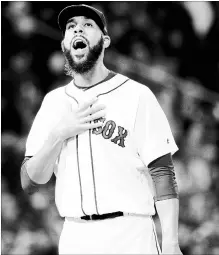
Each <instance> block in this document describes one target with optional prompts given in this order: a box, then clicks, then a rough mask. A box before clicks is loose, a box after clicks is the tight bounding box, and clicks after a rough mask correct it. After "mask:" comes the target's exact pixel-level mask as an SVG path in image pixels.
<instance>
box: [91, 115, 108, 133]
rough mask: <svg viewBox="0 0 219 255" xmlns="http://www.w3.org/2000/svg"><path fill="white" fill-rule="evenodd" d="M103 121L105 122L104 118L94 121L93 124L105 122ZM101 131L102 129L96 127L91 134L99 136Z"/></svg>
mask: <svg viewBox="0 0 219 255" xmlns="http://www.w3.org/2000/svg"><path fill="white" fill-rule="evenodd" d="M105 120H106V118H100V119H97V120H94V123H97V122H99V121H101V122H105ZM102 131H103V128H102V127H97V128H94V129H93V131H92V134H95V135H99V134H101V133H102Z"/></svg>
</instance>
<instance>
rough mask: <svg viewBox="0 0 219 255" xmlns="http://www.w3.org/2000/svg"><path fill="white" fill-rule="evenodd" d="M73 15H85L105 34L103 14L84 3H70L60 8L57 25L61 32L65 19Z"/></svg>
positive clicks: (105, 27) (63, 29)
mask: <svg viewBox="0 0 219 255" xmlns="http://www.w3.org/2000/svg"><path fill="white" fill-rule="evenodd" d="M75 16H86V17H88V18H90V19H92V20H94V21H95V22H96V23H97V25H98V26H99V27H100V29H101V30H102V32H103V33H104V34H105V35H106V34H107V26H106V19H105V16H104V14H103V13H102V12H101V11H99V10H97V9H96V8H94V7H92V6H89V5H86V4H79V5H70V6H67V7H65V8H64V9H62V10H61V12H60V13H59V15H58V25H59V28H60V29H61V30H62V33H63V34H64V33H65V28H66V24H67V21H68V20H69V19H70V18H72V17H75Z"/></svg>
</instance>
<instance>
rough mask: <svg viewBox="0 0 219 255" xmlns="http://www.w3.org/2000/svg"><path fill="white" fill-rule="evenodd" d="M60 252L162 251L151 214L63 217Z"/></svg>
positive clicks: (121, 252) (150, 252)
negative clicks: (90, 218) (95, 217)
mask: <svg viewBox="0 0 219 255" xmlns="http://www.w3.org/2000/svg"><path fill="white" fill-rule="evenodd" d="M59 254H60V255H67V254H150V255H151V254H161V252H160V247H159V243H158V240H157V236H156V231H155V225H154V222H153V219H152V217H150V216H144V217H142V216H123V217H117V218H113V219H106V220H98V221H85V220H76V219H74V218H66V219H65V221H64V225H63V229H62V232H61V236H60V240H59Z"/></svg>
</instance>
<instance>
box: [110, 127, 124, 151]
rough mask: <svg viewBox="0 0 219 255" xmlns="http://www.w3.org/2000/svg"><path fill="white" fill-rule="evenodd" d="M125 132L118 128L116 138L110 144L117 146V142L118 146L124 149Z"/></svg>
mask: <svg viewBox="0 0 219 255" xmlns="http://www.w3.org/2000/svg"><path fill="white" fill-rule="evenodd" d="M127 133H128V132H127V130H126V129H124V128H123V127H120V126H118V136H116V137H115V138H114V139H112V140H111V142H113V143H115V144H117V142H118V141H119V144H118V145H119V146H121V147H125V138H126V136H127Z"/></svg>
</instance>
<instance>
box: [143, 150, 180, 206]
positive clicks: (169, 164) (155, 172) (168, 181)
mask: <svg viewBox="0 0 219 255" xmlns="http://www.w3.org/2000/svg"><path fill="white" fill-rule="evenodd" d="M148 168H149V172H150V174H151V177H152V180H153V183H154V188H155V198H154V200H155V202H156V201H160V200H165V199H170V198H178V187H177V183H176V178H175V172H174V166H173V161H172V157H171V154H170V153H168V154H166V155H164V156H162V157H159V158H157V159H155V160H154V161H152V162H151V163H150V164H149V165H148Z"/></svg>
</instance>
